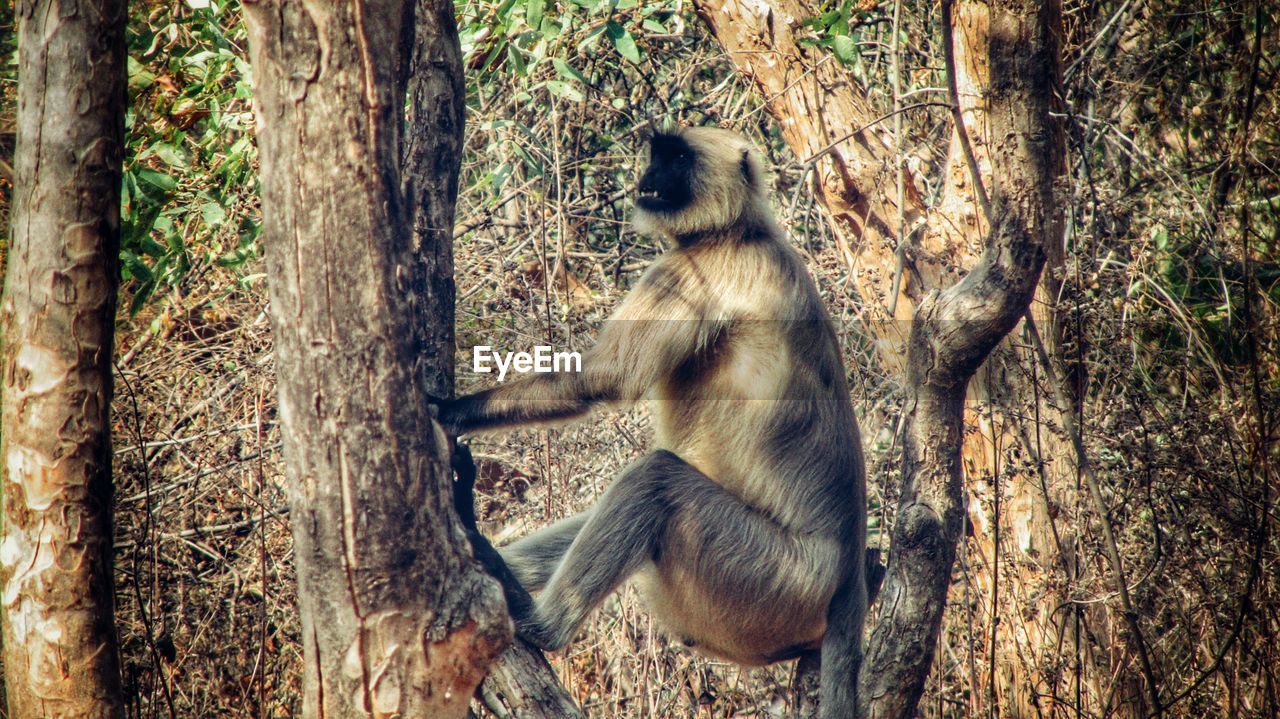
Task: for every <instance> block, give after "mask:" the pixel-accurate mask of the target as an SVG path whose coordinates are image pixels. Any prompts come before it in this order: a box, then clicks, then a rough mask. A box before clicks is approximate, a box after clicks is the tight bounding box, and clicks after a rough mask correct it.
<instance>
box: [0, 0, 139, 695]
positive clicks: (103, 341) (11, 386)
mask: <svg viewBox="0 0 1280 719" xmlns="http://www.w3.org/2000/svg"><path fill="white" fill-rule="evenodd" d="M17 17H18V24H19V38H18V43H19V53H18V59H19V65H18V143H17V149H16V152H15V163H14V164H15V168H16V183H15V187H14V193H13V225H12V228H13V234H12V244H11V245H10V248H9V258H8V271H7V276H6V278H5V290H4V300H3V304H2V305H0V328H3V338H0V342H2V343H3V348H4V350H3V357H2V359H0V374H2V376H3V383H2V385H3V391H2V393H0V407H2V408H3V410H2V413H0V455H2V460H0V467H3V469H2V470H0V471H2V472H3V475H2V477H0V483H2V484H3V485H4V489H3V493H4V539H3V542H2V543H0V582H3V588H4V594H3V605H4V668H5V684H6V689H7V693H8V705H9V712H10V714H9V715H10V716H12V717H15V719H49V718H60V717H122V716H123V715H124V709H123V707H124V704H123V701H122V697H121V692H120V659H119V653H118V650H117V646H116V634H115V625H114V616H113V606H112V605H113V600H112V589H111V441H110V431H109V430H110V426H111V425H110V420H109V417H108V412H109V410H110V407H111V356H112V349H113V338H114V328H115V309H116V287H117V285H118V282H119V269H118V264H119V263H118V255H119V242H120V172H121V161H122V158H123V155H124V104H125V95H124V88H125V54H124V20H125V13H124V3H123V2H120V1H118V0H97V1H94V2H87V1H84V0H81V1H80V2H61V3H56V2H47V1H43V0H42V1H35V2H31V1H24V2H20V3H19V4H18V7H17Z"/></svg>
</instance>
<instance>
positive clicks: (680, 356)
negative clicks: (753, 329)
mask: <svg viewBox="0 0 1280 719" xmlns="http://www.w3.org/2000/svg"><path fill="white" fill-rule="evenodd" d="M704 284H705V283H702V282H700V281H699V274H698V273H697V272H696V268H693V267H692V266H691V265H690V264H689V263H688V262H685V261H683V260H681V259H679V258H670V257H668V258H663V259H662V260H659V261H658V262H657V263H655V264H654V265H653V267H651V268H650V269H649V271H648V272H646V273H645V275H644V277H642V278H641V280H640V282H639V283H638V284H637V286H636V287H635V289H633V290H632V291H631V294H629V295H627V298H626V299H625V300H623V302H622V304H621V305H619V306H618V308H617V310H615V311H614V313H613V315H612V316H611V317H610V318H609V319H608V321H606V322H605V324H604V327H603V328H602V329H601V331H600V335H599V337H598V338H597V341H596V344H595V346H594V347H592V348H591V349H590V350H588V351H587V352H585V353H584V354H583V357H582V371H581V372H556V373H547V374H526V375H521V376H519V377H518V378H516V379H514V380H511V381H509V382H507V383H505V384H500V385H498V386H496V387H492V388H490V389H487V390H484V391H483V392H477V393H476V394H472V395H467V396H466V397H460V398H458V399H453V400H441V401H439V402H438V404H439V406H440V422H441V424H443V425H444V426H445V428H446V429H447V430H448V431H449V432H451V433H453V434H464V433H466V432H471V431H476V430H485V429H495V428H498V427H504V426H515V425H521V424H530V423H536V422H552V421H557V420H564V419H570V418H573V417H577V416H580V415H583V414H586V413H587V412H588V411H589V410H590V409H591V408H592V407H593V406H595V405H598V404H601V403H605V402H617V401H624V402H634V401H636V400H639V399H641V398H642V397H644V396H645V394H646V393H648V391H649V389H650V388H651V387H653V386H654V384H655V383H657V382H658V380H659V379H661V378H662V377H663V376H666V375H668V374H670V373H672V372H673V371H675V369H676V368H677V367H679V366H680V365H681V364H682V363H684V362H686V361H687V360H688V359H689V358H690V357H692V356H694V354H695V353H697V352H699V351H702V350H705V349H709V348H710V347H711V345H713V344H714V340H715V337H716V334H717V332H718V331H719V329H720V328H721V327H723V324H724V323H723V320H722V319H721V318H720V317H719V316H718V314H717V313H718V308H717V305H716V303H715V302H714V300H713V299H712V298H711V297H710V296H709V295H710V293H709V292H708V291H707V290H706V288H705V286H704Z"/></svg>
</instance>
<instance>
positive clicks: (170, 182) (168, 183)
mask: <svg viewBox="0 0 1280 719" xmlns="http://www.w3.org/2000/svg"><path fill="white" fill-rule="evenodd" d="M134 174H135V175H136V176H137V178H138V181H139V182H142V183H143V184H146V185H150V186H151V187H152V188H154V189H157V190H160V191H161V192H173V191H174V190H175V189H177V187H178V181H177V180H176V179H174V178H172V177H170V176H169V175H166V174H164V173H163V172H156V171H155V170H151V169H148V168H145V167H143V168H140V169H138V170H137V171H136V172H135V173H134ZM142 191H143V192H146V189H145V188H142Z"/></svg>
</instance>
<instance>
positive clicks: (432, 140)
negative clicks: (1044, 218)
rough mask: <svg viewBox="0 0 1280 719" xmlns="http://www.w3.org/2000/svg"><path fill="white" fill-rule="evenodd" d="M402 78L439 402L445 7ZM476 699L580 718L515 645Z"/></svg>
mask: <svg viewBox="0 0 1280 719" xmlns="http://www.w3.org/2000/svg"><path fill="white" fill-rule="evenodd" d="M408 71H409V74H408V78H407V80H408V92H409V121H408V123H407V124H406V125H405V136H404V153H403V155H404V179H403V186H404V197H405V199H406V200H407V201H408V202H409V203H411V207H412V209H411V212H412V215H413V241H414V245H415V246H416V247H418V248H419V249H420V253H421V256H422V259H423V261H425V262H426V264H427V275H428V280H427V284H426V299H425V301H424V302H423V303H422V304H421V306H420V307H419V309H420V310H422V311H423V312H424V314H426V315H427V318H424V320H423V321H422V324H423V325H424V328H425V331H426V332H427V333H428V338H427V346H428V348H429V349H430V351H429V352H428V353H426V354H425V355H424V356H423V358H422V362H423V371H424V372H425V373H426V375H427V379H426V387H427V389H428V391H430V392H431V393H432V394H433V395H436V396H439V397H445V396H452V395H453V363H454V328H453V321H454V319H453V318H454V281H453V222H454V206H455V203H456V201H457V198H458V174H459V171H460V169H461V160H462V142H463V128H464V124H465V121H466V105H465V102H464V101H465V99H466V86H465V83H464V82H463V74H462V73H463V68H462V48H461V47H459V44H458V31H457V27H456V25H455V22H454V17H453V2H451V0H418V2H417V21H416V22H415V30H414V46H413V52H412V55H411V56H410V64H409V67H408ZM481 695H482V697H483V699H484V701H485V702H486V703H487V704H489V705H491V706H493V707H496V708H497V709H500V710H502V711H505V712H506V713H508V714H518V716H521V717H528V718H529V719H537V718H539V717H545V718H547V719H554V718H557V717H578V716H581V712H580V711H579V710H578V707H577V705H576V704H575V703H574V701H573V699H572V697H570V696H569V694H568V692H566V691H565V689H564V687H563V686H561V685H560V682H559V681H558V680H557V679H556V675H555V673H554V672H553V671H552V670H551V667H550V665H548V664H547V660H546V657H544V656H542V653H541V652H538V651H536V650H534V649H531V648H529V647H528V646H524V645H522V644H521V643H517V644H515V645H513V646H512V647H511V648H510V649H508V650H507V651H506V652H504V653H503V654H502V655H500V656H499V658H498V660H497V662H496V663H495V664H494V665H493V667H492V668H491V671H490V672H489V675H488V676H487V677H486V678H485V681H484V688H483V690H482V691H481Z"/></svg>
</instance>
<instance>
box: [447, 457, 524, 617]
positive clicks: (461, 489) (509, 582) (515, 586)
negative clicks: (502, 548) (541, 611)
mask: <svg viewBox="0 0 1280 719" xmlns="http://www.w3.org/2000/svg"><path fill="white" fill-rule="evenodd" d="M452 464H453V472H454V480H453V508H454V509H455V510H457V512H458V518H459V519H461V520H462V527H463V529H465V530H466V532H467V539H468V540H469V541H470V542H471V551H472V553H473V554H474V555H475V557H476V561H477V562H479V563H480V566H482V567H484V570H485V571H486V572H488V573H489V575H490V576H492V577H493V578H494V579H497V580H498V582H500V583H501V584H502V593H503V595H505V596H506V598H507V611H509V612H510V613H511V618H512V619H514V620H515V621H516V626H521V625H523V624H525V623H526V622H528V620H529V618H530V617H532V616H533V597H531V596H529V592H528V590H526V589H525V588H524V585H522V584H520V580H518V579H516V576H515V574H512V572H511V568H510V567H508V566H507V563H506V562H505V561H503V560H502V555H501V554H499V553H498V550H496V549H494V548H493V545H492V544H491V543H490V542H489V539H488V538H487V537H485V536H484V535H483V534H481V533H480V529H479V528H478V527H477V526H476V504H475V486H476V463H475V461H474V460H473V459H472V458H471V448H470V447H468V446H467V445H465V444H461V443H459V444H458V445H457V446H456V447H454V450H453V461H452Z"/></svg>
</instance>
